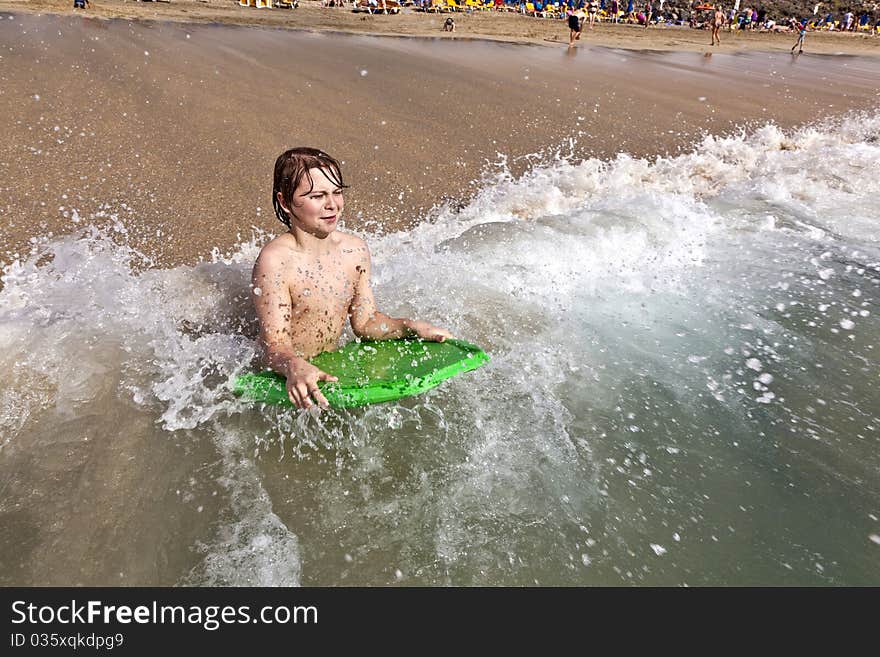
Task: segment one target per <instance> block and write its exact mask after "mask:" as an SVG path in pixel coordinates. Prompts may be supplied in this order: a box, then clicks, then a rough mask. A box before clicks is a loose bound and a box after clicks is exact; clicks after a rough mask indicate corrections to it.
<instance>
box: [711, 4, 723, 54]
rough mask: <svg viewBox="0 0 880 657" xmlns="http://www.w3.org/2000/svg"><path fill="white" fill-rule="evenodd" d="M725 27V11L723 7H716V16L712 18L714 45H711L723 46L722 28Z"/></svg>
mask: <svg viewBox="0 0 880 657" xmlns="http://www.w3.org/2000/svg"><path fill="white" fill-rule="evenodd" d="M722 25H724V11H723V10H722V9H721V5H717V6H716V7H715V15H714V16H713V17H712V43H711V44H710V45H713V46H714V45H719V46H720V45H721V35H720V34H718V33H719V32H720V31H721V26H722Z"/></svg>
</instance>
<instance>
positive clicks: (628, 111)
mask: <svg viewBox="0 0 880 657" xmlns="http://www.w3.org/2000/svg"><path fill="white" fill-rule="evenodd" d="M4 8H8V9H11V10H13V12H14V13H4V15H3V20H2V21H0V39H2V43H3V44H4V49H3V53H2V57H3V59H2V62H3V67H2V71H3V72H2V74H0V76H2V77H0V82H2V87H3V92H2V94H0V110H2V112H3V114H4V116H6V117H8V120H7V126H8V128H7V129H6V130H5V131H4V133H3V136H2V137H0V173H2V179H3V180H4V183H2V184H0V187H2V191H3V194H4V197H5V200H4V203H3V204H2V206H0V213H2V221H0V243H2V244H3V245H4V246H3V250H2V252H0V258H2V259H3V261H5V262H8V261H10V260H11V259H13V258H14V256H15V254H17V253H22V252H25V251H26V250H27V248H28V247H27V245H28V241H29V240H30V239H31V238H32V237H34V236H35V235H42V234H46V233H48V232H52V233H54V234H58V233H62V232H67V231H69V230H70V229H72V228H76V227H77V225H82V224H84V223H89V222H91V223H94V222H95V221H98V220H101V219H102V218H104V219H106V217H108V216H110V215H114V216H116V217H118V218H120V219H122V220H124V222H125V223H126V225H127V230H128V238H127V239H129V240H130V242H131V243H132V245H133V246H135V247H136V248H139V249H141V250H143V251H144V252H146V253H148V254H149V255H151V256H152V257H154V258H155V259H156V261H157V262H158V263H161V264H174V263H180V262H194V261H196V260H198V259H199V258H202V257H205V256H206V255H207V254H208V253H210V250H211V249H212V248H214V247H216V248H219V249H220V250H221V251H222V250H224V249H227V248H229V247H231V246H232V245H234V244H236V243H237V242H239V241H240V240H241V239H246V238H247V237H248V236H249V234H250V231H251V226H257V227H259V228H261V229H264V230H268V231H275V230H277V228H278V226H279V225H280V224H277V222H276V221H275V219H274V217H273V215H272V212H271V206H270V204H269V195H270V185H271V166H272V163H273V161H274V158H275V156H276V155H277V154H278V153H279V152H280V151H281V150H282V149H283V148H285V147H288V146H291V145H297V144H312V145H316V146H320V147H322V148H324V149H325V150H327V151H329V152H331V153H333V154H335V155H336V156H337V157H339V158H340V159H341V160H343V161H344V162H345V169H346V174H347V176H348V178H349V182H350V183H351V185H352V188H351V190H350V192H349V204H348V208H347V210H346V212H347V218H348V225H349V226H351V227H359V226H362V225H365V224H369V225H373V226H374V227H375V226H380V227H382V228H385V229H392V228H396V227H401V226H407V225H411V224H412V223H415V222H418V221H421V220H424V219H426V218H428V217H429V216H430V209H431V208H432V207H435V206H436V205H438V204H441V203H445V202H448V201H450V200H451V201H452V202H453V203H456V202H464V201H465V200H466V199H467V198H469V197H470V195H471V194H472V193H473V192H474V190H475V189H477V188H479V186H480V184H481V183H480V181H481V180H482V179H484V178H485V177H486V176H492V175H494V174H495V173H497V172H498V170H499V166H498V163H499V162H501V161H504V162H506V166H507V167H508V168H509V170H510V172H511V173H513V175H520V174H522V172H523V171H525V170H527V169H528V168H529V167H530V166H531V165H533V164H534V163H535V162H536V161H539V160H540V159H542V158H546V157H549V156H551V155H552V154H553V153H555V152H557V151H558V152H560V153H562V154H563V155H565V156H570V157H572V158H574V159H581V158H588V157H599V158H603V157H610V156H613V155H615V154H616V153H619V152H626V153H630V154H632V155H634V156H638V157H645V156H656V155H662V154H666V153H669V154H674V153H677V152H680V151H681V150H682V149H685V150H687V149H690V148H691V147H692V146H693V145H694V143H695V142H696V141H698V140H699V139H700V136H701V135H703V134H707V133H711V134H725V133H730V132H735V131H737V130H740V129H749V127H750V126H755V125H760V124H764V123H766V122H776V123H777V124H779V125H780V126H783V127H786V126H793V125H798V124H802V123H805V122H809V121H815V120H818V119H821V118H822V117H825V116H832V115H838V114H841V113H843V112H846V111H849V110H854V109H864V108H870V107H872V106H875V105H876V102H877V98H878V95H877V87H876V80H877V79H878V75H880V58H877V57H876V56H875V55H876V53H877V52H878V44H880V39H871V38H869V37H860V36H852V35H834V34H830V35H816V36H815V37H814V38H811V40H810V48H813V49H815V50H824V51H825V52H827V53H830V52H835V53H846V54H845V55H831V54H821V55H820V54H814V50H810V51H809V52H808V53H806V54H804V55H803V56H801V57H799V58H794V57H792V56H791V55H790V54H789V52H788V48H789V43H788V42H789V41H790V40H791V39H790V38H789V36H787V35H772V34H757V33H756V34H749V35H733V36H732V37H730V36H729V37H728V38H727V39H726V43H725V44H724V45H723V46H722V47H721V48H717V49H715V50H710V48H709V47H708V46H706V45H705V44H702V43H700V42H701V41H703V40H705V39H704V37H705V36H706V34H705V33H704V32H702V31H693V30H688V29H673V28H658V29H656V30H655V29H651V30H641V29H633V28H632V27H627V26H617V27H614V26H599V27H598V28H597V29H596V30H595V31H594V32H590V33H588V34H586V35H585V37H584V40H583V41H584V42H583V43H582V44H580V45H579V47H577V48H575V49H571V50H570V49H568V48H567V46H566V45H564V44H558V45H557V44H552V43H548V42H545V41H543V40H542V37H544V36H547V35H550V36H554V37H558V38H559V39H565V37H566V34H565V31H564V30H563V26H561V25H559V24H556V23H555V22H554V21H538V20H536V19H529V18H526V17H523V16H514V15H511V16H494V15H487V16H479V15H477V16H462V17H460V31H459V32H457V33H456V38H454V39H453V38H448V37H447V38H440V37H441V33H440V31H439V25H440V20H441V19H440V18H439V17H438V16H436V15H434V16H426V15H423V14H415V13H407V14H403V15H399V16H367V15H360V14H353V13H352V12H350V11H346V10H332V9H322V8H320V7H318V6H317V3H305V6H303V7H301V8H300V9H297V10H295V11H282V10H276V11H257V10H255V9H248V8H243V7H239V6H238V5H236V4H234V3H224V4H222V5H221V4H219V3H207V4H205V3H201V2H195V3H193V2H175V3H173V4H158V3H136V2H101V3H95V4H94V5H93V9H92V10H90V11H89V12H86V13H84V12H79V13H76V14H74V13H73V12H72V11H67V10H65V9H63V5H62V4H61V3H22V2H9V1H8V0H5V1H4V2H0V9H4ZM36 11H43V12H47V13H43V14H38V13H35V12H36ZM147 18H150V19H154V18H155V19H157V20H143V19H147ZM132 19H134V20H132ZM184 21H193V22H184ZM240 23H248V25H247V26H242V25H240ZM250 23H253V25H251V24H250ZM278 27H284V28H295V29H290V30H287V29H284V30H281V29H276V28H278ZM331 30H332V31H331ZM342 31H349V32H353V33H352V34H346V33H342ZM365 33H370V34H365ZM372 33H376V34H396V35H400V34H407V35H418V34H424V35H430V36H432V38H430V39H411V38H385V37H378V36H373V35H372ZM470 36H474V37H475V38H462V37H470ZM476 37H479V38H476ZM811 37H813V35H811ZM499 40H500V41H499ZM728 44H729V45H728ZM622 46H626V47H627V49H624V48H622ZM542 154H543V155H542ZM74 210H75V211H76V216H74V214H73V211H74Z"/></svg>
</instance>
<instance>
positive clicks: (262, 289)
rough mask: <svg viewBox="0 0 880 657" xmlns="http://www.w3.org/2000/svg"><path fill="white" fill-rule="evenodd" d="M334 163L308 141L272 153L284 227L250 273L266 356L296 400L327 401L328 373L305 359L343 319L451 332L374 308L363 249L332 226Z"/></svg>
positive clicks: (338, 210)
mask: <svg viewBox="0 0 880 657" xmlns="http://www.w3.org/2000/svg"><path fill="white" fill-rule="evenodd" d="M345 186H346V185H345V184H344V183H343V181H342V171H341V170H340V168H339V163H338V162H337V161H336V160H335V159H334V158H332V157H330V156H329V155H327V153H324V152H323V151H320V150H318V149H315V148H292V149H290V150H287V151H285V152H284V153H282V154H281V155H280V156H278V159H277V160H276V161H275V180H274V185H273V189H272V204H273V206H274V207H275V214H276V216H277V217H278V219H279V220H280V221H281V223H283V224H284V225H285V226H287V228H288V230H287V232H285V233H282V234H281V235H279V236H278V237H276V238H274V239H273V240H272V241H270V242H269V243H268V244H266V245H265V246H264V247H263V248H262V249H261V250H260V255H259V256H258V257H257V262H256V264H255V265H254V270H253V276H252V285H253V292H252V295H253V296H252V299H253V302H254V306H255V308H256V311H257V319H258V320H259V323H260V344H261V346H262V348H263V352H264V357H265V362H266V364H267V365H268V366H269V367H270V368H272V369H273V370H274V371H275V372H277V373H278V374H281V375H282V376H284V377H286V379H287V384H286V385H287V395H288V397H289V399H290V401H291V403H292V404H293V405H294V406H296V407H297V408H300V409H304V408H311V407H312V405H313V402H314V403H317V404H319V405H321V406H325V407H326V406H327V399H326V397H324V395H323V394H322V393H321V391H320V389H319V388H318V381H336V377H334V376H331V375H329V374H327V373H326V372H323V371H321V370H319V369H318V368H317V367H315V366H314V365H312V364H311V363H309V361H308V359H309V358H312V357H314V356H317V355H318V354H320V353H322V352H324V351H332V350H333V349H335V348H336V346H337V343H338V341H339V338H340V336H341V335H342V331H343V329H344V328H345V322H346V319H348V321H349V322H350V323H351V328H352V330H353V331H354V334H355V335H356V336H357V337H359V338H366V339H368V340H390V339H394V338H403V337H415V338H421V339H423V340H429V341H431V342H444V341H445V340H446V339H448V338H451V337H452V334H451V333H450V332H449V331H446V330H444V329H441V328H437V327H436V326H433V325H431V324H429V323H428V322H423V321H418V320H412V319H403V318H393V317H390V316H388V315H386V314H384V313H381V312H379V310H378V309H377V308H376V302H375V299H374V297H373V291H372V289H371V287H370V267H371V263H370V250H369V249H368V248H367V244H366V242H364V240H362V239H361V238H360V237H356V236H355V235H351V234H348V233H342V232H340V231H338V230H337V229H336V225H337V223H338V222H339V217H340V215H341V214H342V210H343V207H344V206H345V202H344V200H343V197H342V190H343V189H344V188H345Z"/></svg>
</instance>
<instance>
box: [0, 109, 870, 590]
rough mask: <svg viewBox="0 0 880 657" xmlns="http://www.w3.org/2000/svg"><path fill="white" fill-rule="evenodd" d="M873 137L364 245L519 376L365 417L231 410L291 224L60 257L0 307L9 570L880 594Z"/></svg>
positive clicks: (694, 166)
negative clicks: (171, 254) (223, 241)
mask: <svg viewBox="0 0 880 657" xmlns="http://www.w3.org/2000/svg"><path fill="white" fill-rule="evenodd" d="M878 137H880V115H878V114H874V115H869V116H858V117H849V118H847V119H846V120H844V121H841V122H840V123H838V124H826V125H822V126H816V127H811V128H805V129H802V130H800V131H797V132H795V133H792V134H784V133H782V132H781V131H780V130H778V129H777V128H775V127H773V126H766V127H764V128H762V129H760V130H758V131H756V132H755V133H752V134H748V135H740V136H737V137H728V138H707V139H706V140H705V141H704V142H703V143H702V144H701V145H699V146H698V147H697V148H696V149H695V150H694V151H693V152H692V153H690V154H688V155H683V156H678V157H674V158H669V159H658V160H656V161H652V162H649V161H644V160H636V159H632V158H630V157H627V156H625V155H620V156H618V157H617V158H616V159H614V160H611V161H599V160H589V161H585V162H581V163H570V162H566V161H554V162H549V163H545V164H543V165H540V166H538V167H536V168H535V169H534V170H532V171H531V172H530V173H529V174H528V175H526V176H524V177H523V178H521V179H518V180H515V179H512V178H511V177H510V176H507V175H504V174H501V175H498V176H497V177H496V178H494V179H493V180H491V181H487V182H486V184H484V186H483V189H482V191H481V192H480V193H479V194H478V195H477V196H476V197H475V198H474V199H473V200H472V202H471V203H470V204H469V205H468V206H467V207H465V208H464V209H461V210H453V209H451V208H445V209H442V210H440V211H439V212H438V214H437V215H436V217H434V218H433V220H432V221H430V222H426V223H423V224H421V225H419V226H418V227H416V228H414V229H412V230H409V231H407V232H399V233H393V234H385V235H369V234H367V235H364V236H365V237H366V238H367V240H368V242H369V243H370V245H371V249H372V252H373V257H374V274H373V275H374V281H373V284H374V288H375V289H376V291H377V297H378V299H379V302H380V307H382V308H383V309H384V310H386V311H387V312H390V313H391V314H395V315H398V316H417V317H421V318H425V319H428V320H429V321H433V322H435V323H437V324H439V325H443V326H446V327H448V328H450V329H451V330H452V331H453V333H455V334H456V335H458V336H460V337H463V338H466V339H468V340H471V341H473V342H476V343H479V344H481V345H482V346H484V348H486V350H487V351H489V352H490V353H491V354H492V357H493V360H492V362H491V364H490V365H488V366H487V367H485V368H483V369H481V370H478V371H476V372H473V373H471V374H468V375H465V376H462V377H459V378H456V379H453V380H451V381H448V382H447V383H446V384H444V385H443V386H441V387H439V388H437V389H435V390H433V391H431V392H429V393H427V394H425V395H422V396H419V397H416V398H411V399H408V400H403V401H402V402H400V403H396V404H385V405H378V406H373V407H368V408H364V409H354V410H351V411H345V412H342V411H329V412H324V413H322V414H310V413H305V412H304V413H298V412H296V411H294V410H291V409H279V408H273V407H250V406H248V405H246V404H244V403H241V402H239V401H238V400H236V399H235V398H234V397H233V396H232V395H231V394H230V382H231V380H232V378H234V376H235V375H236V374H237V373H238V372H240V371H242V370H244V369H246V368H249V367H253V366H254V365H255V360H254V359H255V354H256V344H255V341H254V334H255V326H254V321H255V320H254V316H253V312H252V310H251V307H250V301H249V288H248V285H249V276H250V267H251V265H252V263H253V261H254V259H255V257H256V255H257V253H258V250H259V244H261V243H262V242H263V241H265V236H264V235H255V236H254V237H253V239H251V240H250V241H248V242H247V243H244V244H242V245H240V247H239V248H238V249H237V251H236V252H235V253H233V254H231V255H228V256H221V255H219V254H215V255H214V257H213V259H212V261H211V262H207V263H202V264H199V265H197V266H195V267H178V268H175V269H170V270H162V269H157V268H156V267H155V266H153V265H152V264H151V263H150V262H149V261H148V260H147V259H146V258H144V257H143V256H140V255H139V254H138V253H136V252H135V251H133V250H132V249H130V248H128V247H126V246H125V245H124V244H122V245H120V244H119V242H120V239H121V238H120V237H119V234H118V232H117V233H113V231H109V230H103V229H100V228H96V227H95V226H90V227H88V228H87V229H85V230H84V231H83V232H81V233H79V234H76V235H69V236H66V237H63V238H57V239H53V240H43V241H41V242H39V243H38V244H37V245H36V247H35V249H34V253H33V254H32V255H31V256H30V257H29V258H26V259H22V260H20V261H16V262H13V263H12V264H10V265H7V266H6V267H5V269H4V276H3V286H4V287H3V290H2V292H0V347H2V348H0V365H2V366H3V371H5V372H7V373H8V375H7V377H6V378H5V379H4V381H3V382H2V384H0V432H2V434H0V435H2V448H0V463H2V468H3V470H4V471H5V472H12V471H14V472H16V473H17V474H16V476H14V477H11V478H10V480H9V481H10V482H11V483H9V484H8V485H7V491H6V492H5V496H6V501H5V503H4V505H5V508H4V513H5V514H6V517H7V522H12V521H14V522H16V523H18V524H17V525H16V526H17V527H20V528H24V529H22V530H21V531H18V532H17V533H16V536H17V537H18V538H16V539H7V544H6V546H5V547H3V548H2V552H0V555H2V556H3V557H4V559H5V560H10V562H11V557H10V556H9V555H11V554H12V553H13V552H15V553H19V554H23V555H24V556H23V557H19V558H17V560H16V561H15V563H14V564H13V567H11V568H9V569H6V570H5V572H6V575H5V581H6V582H14V583H54V584H60V583H66V580H64V576H63V575H61V574H60V573H62V572H63V571H62V570H61V569H60V568H59V569H56V570H54V571H52V570H50V571H48V573H47V571H46V569H45V565H46V563H48V562H49V561H50V560H51V559H58V558H59V555H60V554H61V553H63V552H65V551H68V552H70V551H71V549H70V546H71V545H74V546H76V548H75V549H74V550H72V554H73V556H71V557H70V559H73V558H76V559H78V560H79V562H80V563H81V564H84V565H79V566H78V570H77V574H76V576H71V580H70V581H71V582H85V583H113V582H120V581H124V582H126V583H148V584H149V583H187V584H191V583H206V584H233V585H237V584H258V585H268V584H279V585H286V584H296V583H300V582H302V583H306V584H350V585H359V584H388V583H395V582H401V583H405V584H455V585H469V584H526V585H529V584H542V585H560V584H629V583H633V584H664V585H668V584H689V585H695V584H696V585H698V584H873V585H877V584H880V574H878V573H880V571H878V569H877V568H876V564H877V559H878V557H880V552H878V549H880V548H878V546H877V544H876V541H874V540H873V539H872V538H871V537H872V536H876V535H877V533H878V532H880V521H878V516H880V476H878V471H880V457H878V454H880V450H878V446H880V445H878V442H880V438H878V436H880V432H878V427H880V417H878V409H880V393H878V387H877V385H878V366H877V341H878V337H880V324H878V319H877V314H876V312H875V309H874V306H875V304H876V302H877V298H878V291H880V288H878V286H880V230H878V226H880V208H878V205H877V195H878V191H880V180H878V178H877V176H876V171H877V170H878V166H880V145H878ZM111 234H114V235H115V237H112V238H111ZM102 437H103V438H102ZM96 441H97V444H98V447H95V446H94V445H95V443H96ZM45 482H50V483H51V484H52V486H51V487H50V486H48V485H46V483H45ZM169 491H172V492H169ZM120 498H121V499H123V500H124V503H123V502H120V501H119V500H120ZM71 500H73V502H71ZM85 505H89V506H90V507H92V508H93V509H95V510H94V511H92V512H86V511H84V506H85ZM13 508H15V509H26V510H27V513H19V514H18V515H16V514H15V513H13V512H12V511H11V510H12V509H13ZM10 519H12V520H10ZM83 523H93V524H94V526H93V528H92V530H91V532H90V534H89V536H90V537H91V538H87V537H86V536H84V535H82V532H77V531H75V530H74V529H73V528H74V527H76V526H78V525H80V524H83ZM25 529H26V531H25ZM147 534H149V535H150V536H151V537H153V538H151V539H150V540H149V541H147V545H146V546H144V545H143V539H144V536H145V535H147ZM138 540H140V541H141V542H140V543H138V542H137V541H138ZM134 545H138V546H139V547H138V548H135V547H133V546H134ZM118 570H121V572H119V573H118V574H117V571H118ZM53 577H54V579H46V578H53ZM62 580H64V581H62Z"/></svg>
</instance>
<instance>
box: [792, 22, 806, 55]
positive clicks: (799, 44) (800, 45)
mask: <svg viewBox="0 0 880 657" xmlns="http://www.w3.org/2000/svg"><path fill="white" fill-rule="evenodd" d="M794 29H796V30H797V33H798V40H797V41H795V43H794V45H793V46H792V47H791V52H792V54H794V49H795V48H797V49H798V54H799V55H800V54H801V53H802V52H803V51H804V37H805V36H806V35H807V19H806V18H805V19H804V20H803V21H801V22H800V23H797V24H796V26H795V28H794Z"/></svg>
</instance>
